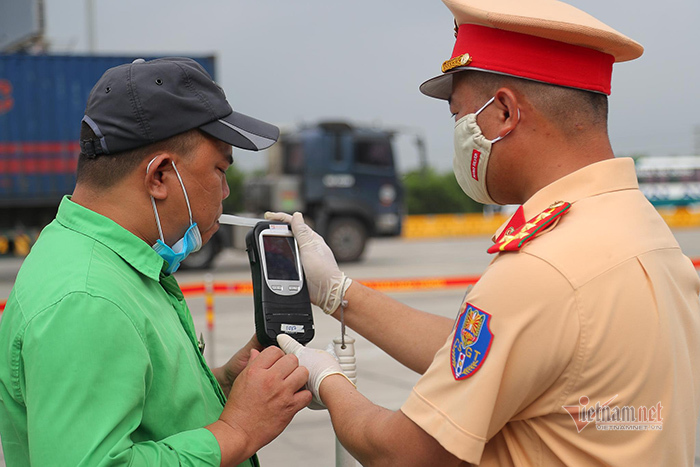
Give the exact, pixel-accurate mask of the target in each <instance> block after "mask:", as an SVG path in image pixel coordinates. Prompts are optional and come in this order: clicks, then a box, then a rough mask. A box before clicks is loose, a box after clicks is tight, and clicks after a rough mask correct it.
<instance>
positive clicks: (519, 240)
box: [486, 201, 571, 253]
mask: <svg viewBox="0 0 700 467" xmlns="http://www.w3.org/2000/svg"><path fill="white" fill-rule="evenodd" d="M570 207H571V203H567V202H564V201H557V202H556V203H554V204H552V205H551V206H550V207H548V208H547V209H545V210H544V211H542V212H541V213H539V214H538V215H537V216H535V217H533V218H532V219H530V220H529V221H527V222H525V223H524V224H523V225H521V226H520V227H518V228H517V229H515V230H513V231H512V232H506V233H505V235H503V237H502V238H501V239H500V240H498V241H497V242H496V243H494V244H493V245H492V246H491V247H490V248H489V249H488V250H486V251H488V252H489V253H500V252H501V251H518V250H519V249H521V248H522V247H523V245H525V244H526V243H527V242H529V241H530V240H532V239H533V238H535V237H537V236H538V235H539V234H540V233H542V232H543V231H544V230H546V229H548V228H550V227H554V225H555V224H556V223H557V222H558V221H559V219H560V218H561V216H563V215H564V214H566V213H567V212H568V211H569V208H570Z"/></svg>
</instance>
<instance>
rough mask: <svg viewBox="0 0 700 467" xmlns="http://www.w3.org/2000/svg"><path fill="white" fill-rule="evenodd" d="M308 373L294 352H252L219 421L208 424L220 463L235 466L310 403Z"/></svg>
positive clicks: (279, 430)
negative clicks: (218, 447)
mask: <svg viewBox="0 0 700 467" xmlns="http://www.w3.org/2000/svg"><path fill="white" fill-rule="evenodd" d="M308 375H309V372H308V370H307V369H306V368H304V367H302V366H299V361H298V360H297V358H296V357H295V356H294V355H285V354H284V352H282V351H281V350H280V349H278V348H277V347H268V348H267V349H265V350H263V351H262V352H258V351H257V350H252V351H251V355H250V360H249V361H248V365H247V366H246V368H245V369H244V370H243V371H242V372H241V373H240V374H239V375H238V377H237V378H236V380H235V382H234V383H233V388H232V389H231V393H230V395H229V398H228V401H227V402H226V406H225V407H224V410H223V412H222V414H221V417H219V421H218V422H215V423H214V424H212V425H209V426H208V427H207V428H208V429H209V430H210V431H212V433H214V435H215V436H216V437H217V440H219V445H220V446H221V454H222V459H223V460H224V461H223V462H222V465H228V464H230V465H237V463H238V462H242V461H243V460H245V459H247V458H248V457H250V456H252V455H253V454H254V453H255V452H256V451H257V450H258V449H260V448H261V447H263V446H265V445H266V444H267V443H269V442H270V441H272V440H273V439H275V438H276V437H277V436H278V435H279V434H280V433H281V432H282V430H284V428H285V427H286V426H287V425H288V424H289V422H291V421H292V417H294V415H295V414H296V413H297V412H298V411H299V410H301V409H303V408H304V407H306V406H307V405H308V404H309V402H311V393H310V392H309V391H306V390H302V388H303V386H304V384H305V383H306V381H307V379H308ZM222 423H223V424H224V425H222Z"/></svg>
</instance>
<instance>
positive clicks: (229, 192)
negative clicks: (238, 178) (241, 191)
mask: <svg viewBox="0 0 700 467" xmlns="http://www.w3.org/2000/svg"><path fill="white" fill-rule="evenodd" d="M223 184H224V189H223V198H221V199H222V200H224V199H226V198H228V195H230V194H231V189H230V188H229V187H228V182H227V181H226V179H225V178H224V180H223Z"/></svg>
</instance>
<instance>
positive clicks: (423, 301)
mask: <svg viewBox="0 0 700 467" xmlns="http://www.w3.org/2000/svg"><path fill="white" fill-rule="evenodd" d="M676 234H677V237H678V239H679V242H680V243H681V245H682V246H683V248H684V249H685V250H686V253H687V254H688V255H689V256H691V257H700V231H678V232H676ZM489 244H490V242H489V240H488V239H487V238H471V239H451V240H432V241H407V240H390V239H387V240H378V241H375V242H373V243H372V244H371V245H370V248H369V250H368V252H367V255H366V258H365V260H364V261H363V262H361V263H357V264H351V265H346V266H344V270H345V272H346V273H347V274H348V275H349V276H350V277H353V278H359V279H374V278H393V277H431V276H447V275H476V274H479V273H480V272H481V271H483V269H484V268H485V267H486V266H487V265H488V263H489V261H490V259H491V257H490V256H489V255H487V254H486V253H485V250H486V247H487V246H488V245H489ZM20 264H21V261H19V260H14V259H4V260H2V261H0V299H4V298H6V297H7V296H8V294H9V290H10V288H11V284H12V281H13V280H14V277H15V274H16V271H17V269H18V267H19V265H20ZM210 272H211V273H212V274H213V275H214V278H215V280H217V281H219V280H226V281H236V280H249V278H250V272H249V269H248V264H247V260H246V257H245V255H244V254H243V253H242V252H238V251H229V252H226V253H225V254H224V255H222V257H220V258H219V260H218V261H217V263H216V264H215V267H214V269H213V270H212V271H210ZM177 277H178V280H179V282H180V283H181V284H186V283H190V282H200V281H201V280H202V277H203V274H202V273H201V272H188V271H184V272H179V273H177ZM391 295H392V296H393V297H394V298H396V299H397V300H399V301H402V302H404V303H406V304H408V305H410V306H413V307H416V308H418V309H422V310H425V311H429V312H433V313H437V314H440V315H443V316H449V317H453V316H454V315H455V313H456V312H457V309H458V307H459V304H460V302H461V299H462V297H463V295H464V290H461V289H447V290H439V291H421V292H402V293H394V294H391ZM188 303H189V305H190V308H191V310H192V313H193V316H194V320H195V326H196V327H197V329H198V332H199V331H200V330H201V331H203V332H204V333H205V336H206V324H205V314H204V300H203V298H201V297H195V298H192V299H189V300H188ZM315 321H316V337H315V339H314V341H313V343H312V345H313V346H316V347H325V346H326V344H327V343H328V342H330V341H331V340H332V339H333V338H334V337H336V336H339V335H340V327H339V324H338V322H337V321H335V320H334V319H331V318H328V317H326V316H324V315H323V313H321V312H320V311H319V310H315ZM253 332H254V321H253V303H252V297H249V296H219V297H217V298H216V327H215V330H214V336H213V339H211V338H209V339H208V343H207V359H208V360H209V361H210V362H211V363H212V364H213V365H217V364H221V363H223V361H225V359H227V358H228V357H229V356H230V355H231V354H232V353H233V352H235V351H236V350H237V349H238V347H239V346H240V345H242V344H243V343H244V342H245V341H247V339H248V338H249V337H250V336H251V335H252V334H253ZM350 334H352V332H350ZM355 337H356V338H357V343H356V356H357V361H358V387H359V388H360V390H361V391H362V392H363V394H365V395H366V396H367V397H368V398H369V399H370V400H372V401H374V402H375V403H377V404H380V405H382V406H384V407H387V408H390V409H398V408H399V407H400V406H401V404H402V403H403V401H404V400H405V399H406V397H407V395H408V393H409V391H410V389H411V387H412V386H413V385H414V384H415V382H416V381H417V379H418V375H416V374H415V373H413V372H412V371H410V370H407V369H405V368H403V367H402V366H401V365H399V364H398V363H396V362H395V361H393V360H392V359H391V358H389V357H387V356H386V355H385V354H383V353H382V352H381V351H379V350H378V349H377V348H375V347H374V346H373V345H372V344H370V343H369V342H367V341H366V340H364V339H362V338H360V337H358V336H355ZM334 452H335V447H334V435H333V431H332V428H331V424H330V420H329V417H328V414H327V412H325V411H311V410H304V411H302V412H300V413H299V414H298V415H297V416H296V417H295V419H294V420H293V422H292V423H291V424H290V426H289V427H288V428H287V430H286V431H285V432H284V433H283V434H282V435H281V436H280V437H279V438H277V439H276V440H275V441H273V442H272V443H271V444H270V445H268V446H266V447H265V448H263V449H262V450H261V451H260V453H259V456H260V460H261V463H262V465H264V466H274V465H286V466H290V467H296V466H305V467H309V466H310V467H314V466H317V467H332V466H334V465H335V455H334ZM309 453H311V456H309ZM3 465H4V463H3V461H2V453H1V452H0V466H3ZM696 465H698V466H700V462H696Z"/></svg>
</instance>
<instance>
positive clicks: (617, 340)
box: [269, 0, 700, 466]
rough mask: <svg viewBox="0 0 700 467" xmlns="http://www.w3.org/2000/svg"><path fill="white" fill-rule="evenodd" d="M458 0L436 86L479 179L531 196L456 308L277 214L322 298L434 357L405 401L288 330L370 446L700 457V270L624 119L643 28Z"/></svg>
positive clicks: (290, 346) (527, 3) (403, 461)
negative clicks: (366, 275) (616, 99)
mask: <svg viewBox="0 0 700 467" xmlns="http://www.w3.org/2000/svg"><path fill="white" fill-rule="evenodd" d="M444 1H445V3H446V4H447V6H448V7H449V9H450V10H451V11H452V13H453V14H454V17H455V23H456V25H457V30H456V43H455V47H454V51H453V54H452V57H451V58H450V59H449V60H447V61H445V62H444V64H443V67H442V71H443V74H442V75H440V76H438V77H436V78H434V79H432V80H429V81H427V82H425V83H424V84H423V85H422V86H421V91H422V92H423V93H425V94H427V95H429V96H432V97H436V98H439V99H446V100H448V101H449V104H450V109H451V112H452V113H453V114H455V120H456V124H455V157H454V170H455V175H456V177H457V180H458V181H459V183H460V185H461V186H462V188H463V190H464V191H465V193H466V194H468V195H469V196H471V197H472V198H474V199H475V200H477V201H479V202H482V203H497V204H510V203H517V204H522V206H521V207H520V208H519V209H518V211H517V212H516V213H515V215H513V217H512V218H511V219H509V221H508V222H507V223H506V224H505V225H504V226H502V227H501V228H500V229H499V230H498V231H497V232H496V234H495V235H494V239H493V240H494V244H493V246H492V247H491V248H489V252H490V253H492V254H494V255H495V257H494V260H493V262H492V263H491V265H490V266H489V267H488V269H487V270H486V271H485V272H484V274H483V276H482V278H481V280H480V281H479V282H478V283H477V284H476V286H475V287H474V288H473V290H471V291H470V292H469V293H468V295H467V296H466V297H465V300H464V303H463V304H462V306H461V308H460V309H459V311H458V313H457V317H456V320H455V321H454V322H453V321H452V320H447V319H444V318H440V317H437V316H433V315H430V314H426V313H422V312H419V311H417V310H413V309H410V308H408V307H406V306H405V305H402V304H400V303H398V302H395V301H394V300H392V299H390V298H388V297H386V296H384V295H381V294H380V293H378V292H375V291H373V290H370V289H368V288H366V287H364V286H362V285H361V284H359V283H357V282H352V281H350V280H349V279H348V278H347V277H345V275H344V274H343V273H342V272H340V271H339V270H338V268H337V266H336V265H335V262H334V261H333V259H332V256H331V255H330V252H329V251H328V249H327V247H326V246H325V244H324V243H323V241H322V239H321V238H320V237H318V236H317V235H316V234H315V233H314V232H313V231H311V230H310V229H309V228H308V227H307V226H306V225H305V224H304V223H303V221H302V218H301V216H300V215H299V214H295V215H294V217H293V218H290V217H288V216H285V215H282V214H271V215H269V217H271V218H277V219H284V220H288V221H291V222H292V226H293V229H294V231H295V234H296V235H297V238H298V240H299V244H300V247H301V252H302V253H301V254H302V259H303V262H304V267H305V271H306V274H307V280H308V282H309V283H310V289H311V292H312V297H313V300H314V301H315V303H316V304H318V305H319V306H321V307H322V308H323V309H324V311H326V312H327V313H334V315H335V316H337V315H339V314H340V313H339V312H338V311H337V310H338V307H339V305H340V304H341V301H342V300H345V301H346V304H347V307H346V308H345V313H344V314H345V317H346V321H347V323H348V325H350V326H351V327H352V328H353V329H355V330H356V331H357V332H359V333H360V334H362V335H363V336H365V337H367V338H368V339H369V340H371V341H372V342H374V343H375V344H377V345H378V346H379V347H381V348H382V349H383V350H385V351H386V352H387V353H389V354H390V355H392V356H393V357H395V358H396V359H397V360H398V361H400V362H401V363H403V364H405V365H407V366H408V367H410V368H412V369H414V370H416V371H418V372H420V373H422V374H423V376H422V378H421V379H420V380H419V381H418V383H417V384H416V386H415V387H414V389H413V391H412V393H411V394H410V396H409V398H408V400H407V401H406V402H405V403H404V405H403V406H402V407H401V410H399V411H395V412H394V411H389V410H386V409H382V408H379V407H377V406H375V405H373V404H372V403H371V402H369V401H368V400H367V399H365V398H364V397H363V396H362V395H361V394H359V392H357V391H356V390H355V389H354V388H353V386H352V385H351V383H349V382H348V381H347V380H346V379H344V378H341V377H339V376H337V375H335V374H334V373H336V372H338V368H337V366H336V364H335V363H334V361H333V360H332V358H329V357H328V355H325V354H323V353H320V352H315V351H312V350H310V349H303V348H302V347H301V346H299V345H298V344H296V343H295V342H294V341H292V340H291V338H289V337H288V336H283V337H281V338H280V343H281V345H282V347H283V349H284V350H285V351H287V352H293V353H295V354H297V356H298V357H299V359H300V363H301V364H303V365H305V366H307V367H308V368H309V370H310V378H309V384H308V386H309V387H310V388H311V390H312V392H313V393H314V395H315V396H316V397H320V398H321V400H322V401H323V403H325V404H326V406H327V407H328V408H329V410H330V414H331V418H332V421H333V426H334V428H335V430H336V433H337V435H338V438H339V439H340V440H341V442H342V443H343V444H344V445H345V446H346V447H347V448H348V450H349V451H350V452H351V453H353V455H354V456H356V457H357V458H358V459H359V460H360V461H361V462H362V463H363V464H365V465H440V466H449V465H459V464H461V463H463V462H466V463H471V464H478V465H486V466H494V465H499V466H510V465H520V466H556V465H625V466H628V465H656V466H666V465H674V466H677V465H692V463H693V456H694V442H695V422H696V419H697V415H698V404H700V366H699V365H698V356H699V355H700V303H699V301H698V293H699V292H700V280H699V279H698V275H697V273H696V271H695V269H694V268H693V266H692V264H691V262H690V261H689V260H688V258H686V257H685V256H684V255H683V253H682V252H681V250H680V248H679V246H678V243H677V242H676V240H675V239H674V237H673V235H672V233H671V232H670V230H669V229H668V227H667V226H666V225H665V224H664V222H663V220H662V219H661V218H660V216H659V215H658V214H657V213H656V211H655V210H654V208H653V207H652V206H651V205H650V204H649V203H648V202H647V200H646V199H645V198H644V196H643V195H642V193H641V192H640V191H639V189H638V186H637V181H636V176H635V171H634V164H633V161H632V160H631V159H626V158H620V159H616V158H615V157H614V154H613V151H612V148H611V146H610V142H609V139H608V135H607V95H608V94H610V83H611V73H612V66H613V63H614V62H621V61H626V60H631V59H634V58H637V57H639V56H640V55H641V54H642V51H643V49H642V47H641V46H640V45H639V44H637V43H636V42H634V41H633V40H631V39H629V38H627V37H625V36H624V35H622V34H620V33H619V32H617V31H615V30H613V29H612V28H610V27H608V26H607V25H605V24H603V23H601V22H600V21H598V20H597V19H595V18H593V17H591V16H589V15H587V14H586V13H584V12H582V11H580V10H578V9H576V8H574V7H571V6H569V5H567V4H565V3H561V2H558V1H555V0H444ZM416 329H420V330H421V333H420V336H417V335H416V332H415V330H416ZM321 383H323V384H321Z"/></svg>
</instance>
